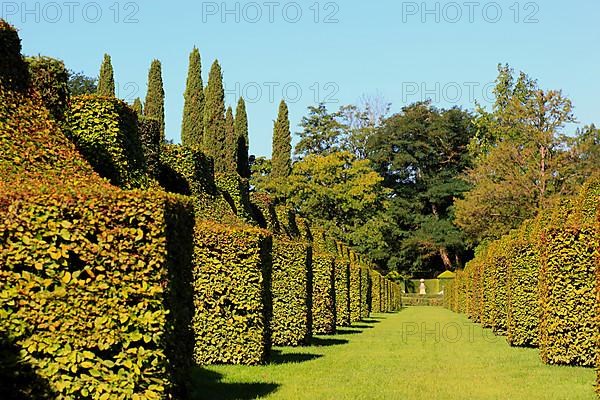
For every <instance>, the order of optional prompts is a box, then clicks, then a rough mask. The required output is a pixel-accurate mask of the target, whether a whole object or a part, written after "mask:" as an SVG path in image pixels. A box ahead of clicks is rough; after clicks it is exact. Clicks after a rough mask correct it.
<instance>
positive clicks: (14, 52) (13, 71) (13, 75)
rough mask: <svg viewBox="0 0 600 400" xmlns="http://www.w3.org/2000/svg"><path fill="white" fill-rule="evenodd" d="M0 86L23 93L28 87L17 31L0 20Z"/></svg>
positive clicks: (26, 70) (26, 72)
mask: <svg viewBox="0 0 600 400" xmlns="http://www.w3.org/2000/svg"><path fill="white" fill-rule="evenodd" d="M0 84H1V85H2V86H3V87H4V88H5V89H6V90H19V91H23V90H25V89H27V88H28V87H29V72H28V68H27V63H25V61H24V60H23V57H22V56H21V39H19V35H18V33H17V30H16V29H15V28H13V27H12V26H11V25H10V24H9V23H8V22H6V21H5V20H3V19H0Z"/></svg>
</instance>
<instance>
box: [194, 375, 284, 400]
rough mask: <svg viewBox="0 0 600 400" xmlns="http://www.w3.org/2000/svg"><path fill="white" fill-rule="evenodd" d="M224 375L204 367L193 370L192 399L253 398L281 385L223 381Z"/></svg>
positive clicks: (250, 399) (224, 399)
mask: <svg viewBox="0 0 600 400" xmlns="http://www.w3.org/2000/svg"><path fill="white" fill-rule="evenodd" d="M222 379H223V375H221V374H219V373H217V372H214V371H209V370H206V369H204V368H195V369H194V370H193V372H192V390H191V399H192V400H252V399H257V398H261V397H264V396H266V395H268V394H269V393H272V392H274V391H275V390H277V388H278V387H279V385H277V384H275V383H266V382H251V383H229V382H221V380H222Z"/></svg>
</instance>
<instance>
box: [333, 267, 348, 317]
mask: <svg viewBox="0 0 600 400" xmlns="http://www.w3.org/2000/svg"><path fill="white" fill-rule="evenodd" d="M335 306H336V325H337V326H349V325H350V264H349V263H348V261H347V260H344V259H342V258H340V257H336V260H335Z"/></svg>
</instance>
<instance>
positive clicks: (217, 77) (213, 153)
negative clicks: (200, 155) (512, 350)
mask: <svg viewBox="0 0 600 400" xmlns="http://www.w3.org/2000/svg"><path fill="white" fill-rule="evenodd" d="M204 95H205V97H204V101H205V103H204V137H203V143H204V150H205V152H206V154H207V155H209V156H210V157H212V158H213V159H214V163H215V172H225V171H227V165H226V163H225V160H224V155H225V154H224V152H225V151H224V150H225V91H224V90H223V75H222V74H221V66H220V65H219V62H218V61H215V62H214V63H213V65H212V67H211V68H210V73H209V75H208V85H207V86H206V91H205V93H204Z"/></svg>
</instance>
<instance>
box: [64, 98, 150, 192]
mask: <svg viewBox="0 0 600 400" xmlns="http://www.w3.org/2000/svg"><path fill="white" fill-rule="evenodd" d="M65 126H66V131H65V133H66V134H67V135H68V137H69V138H70V139H71V140H73V142H74V143H75V145H76V146H77V148H78V150H79V151H80V152H81V154H83V156H84V157H85V159H86V160H87V161H88V162H89V163H90V164H91V165H92V167H94V169H95V170H96V172H98V173H99V174H100V175H101V176H103V177H105V178H107V179H108V180H110V182H111V183H112V184H114V185H116V186H120V187H124V188H135V187H144V186H145V185H146V184H147V179H146V163H145V160H144V152H143V149H142V144H141V141H140V138H139V135H138V127H137V115H136V113H135V111H133V110H132V109H131V108H130V107H129V106H128V105H127V104H126V103H125V102H123V101H121V100H118V99H115V98H108V97H106V98H105V97H98V96H94V95H85V96H77V97H74V98H72V99H71V108H70V110H69V111H68V113H67V116H66V125H65Z"/></svg>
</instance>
